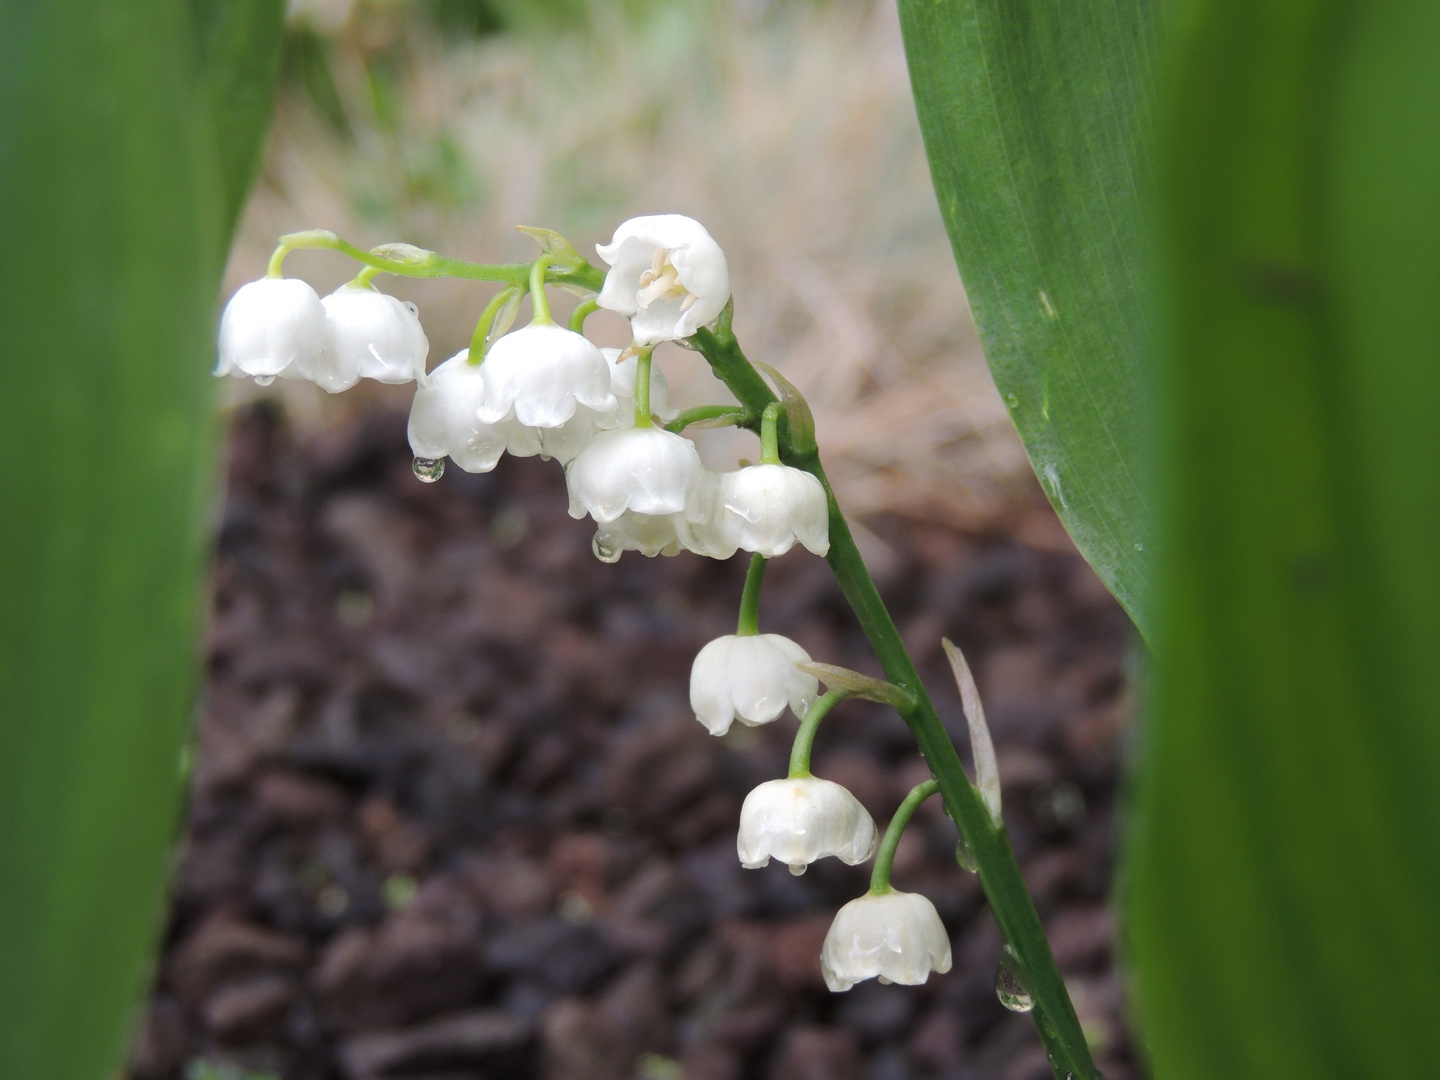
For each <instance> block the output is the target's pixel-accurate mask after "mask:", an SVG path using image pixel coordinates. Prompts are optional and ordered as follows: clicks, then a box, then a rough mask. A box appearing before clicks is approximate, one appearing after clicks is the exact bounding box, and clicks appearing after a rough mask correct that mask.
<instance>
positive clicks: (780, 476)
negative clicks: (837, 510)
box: [704, 465, 830, 559]
mask: <svg viewBox="0 0 1440 1080" xmlns="http://www.w3.org/2000/svg"><path fill="white" fill-rule="evenodd" d="M704 535H705V538H706V539H707V540H708V541H709V542H710V543H711V544H712V546H715V547H720V548H723V547H726V546H729V547H731V548H732V549H733V548H736V547H738V548H740V549H741V550H744V551H753V552H756V553H758V554H760V555H763V556H764V557H765V558H767V559H773V558H775V557H776V556H777V555H784V554H785V552H787V551H789V550H790V548H791V547H792V546H793V545H794V544H795V542H796V541H797V540H798V541H799V542H800V543H801V544H804V545H805V546H806V547H807V548H809V549H810V550H811V551H813V552H814V553H815V554H816V555H821V556H823V555H824V554H825V553H826V552H827V551H829V550H830V511H829V508H828V506H827V505H826V503H825V488H824V487H823V486H821V484H820V481H819V480H817V479H816V478H815V477H814V476H812V475H811V474H810V473H808V472H805V471H804V470H803V469H794V468H791V467H790V466H789V465H748V466H746V467H745V468H743V469H736V470H735V471H734V472H727V473H721V474H720V489H719V492H718V494H717V496H716V499H715V506H714V510H713V511H712V513H711V515H710V517H709V520H708V522H707V526H706V530H705V534H704Z"/></svg>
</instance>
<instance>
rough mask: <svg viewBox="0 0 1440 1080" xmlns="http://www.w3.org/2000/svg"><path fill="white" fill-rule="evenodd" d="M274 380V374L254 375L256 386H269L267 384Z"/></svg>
mask: <svg viewBox="0 0 1440 1080" xmlns="http://www.w3.org/2000/svg"><path fill="white" fill-rule="evenodd" d="M274 381H275V376H274V375H256V376H255V385H256V386H269V385H270V384H271V383H272V382H274Z"/></svg>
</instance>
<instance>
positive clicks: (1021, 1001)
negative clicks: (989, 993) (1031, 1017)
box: [995, 957, 1035, 1013]
mask: <svg viewBox="0 0 1440 1080" xmlns="http://www.w3.org/2000/svg"><path fill="white" fill-rule="evenodd" d="M995 996H996V997H998V998H999V999H1000V1004H1001V1005H1004V1006H1005V1008H1007V1009H1009V1010H1010V1011H1011V1012H1019V1013H1023V1012H1029V1011H1030V1010H1031V1009H1033V1008H1035V999H1034V998H1033V997H1031V996H1030V991H1028V990H1026V989H1025V984H1024V983H1022V982H1021V981H1020V976H1019V975H1017V974H1015V969H1014V968H1012V967H1011V966H1010V964H1009V962H1008V961H1007V960H1006V959H1005V958H1003V957H1002V958H1001V960H1000V963H999V964H998V965H997V966H996V968H995Z"/></svg>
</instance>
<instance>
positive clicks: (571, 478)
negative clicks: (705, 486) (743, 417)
mask: <svg viewBox="0 0 1440 1080" xmlns="http://www.w3.org/2000/svg"><path fill="white" fill-rule="evenodd" d="M486 363H487V364H488V363H489V361H488V360H487V361H486ZM701 472H703V466H702V465H701V464H700V454H699V452H698V451H696V449H695V444H694V443H692V442H691V441H690V440H689V439H687V438H685V437H684V436H682V435H676V434H674V433H673V432H670V431H666V430H665V429H664V428H655V427H649V428H636V427H629V428H617V429H615V430H613V431H601V432H597V433H596V435H595V437H594V438H593V439H591V440H590V444H589V445H588V446H586V447H585V449H584V450H582V451H580V453H579V454H578V455H577V456H576V458H575V460H574V461H572V462H570V465H569V467H568V468H567V469H566V470H565V484H566V487H568V488H569V491H570V516H571V517H575V518H579V517H584V516H585V515H586V514H589V515H590V516H591V517H592V518H594V519H595V520H596V522H597V523H599V524H601V525H608V524H610V523H611V522H613V521H615V520H616V519H617V518H618V517H620V515H621V514H623V513H625V512H626V511H627V510H628V511H631V512H633V513H636V514H645V515H646V516H649V517H658V516H664V515H670V514H684V513H685V511H686V508H687V507H688V506H689V505H690V503H691V497H692V494H693V492H694V489H695V485H696V483H697V482H698V481H699V479H700V474H701Z"/></svg>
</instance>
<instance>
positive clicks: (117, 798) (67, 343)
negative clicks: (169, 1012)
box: [0, 0, 264, 1080]
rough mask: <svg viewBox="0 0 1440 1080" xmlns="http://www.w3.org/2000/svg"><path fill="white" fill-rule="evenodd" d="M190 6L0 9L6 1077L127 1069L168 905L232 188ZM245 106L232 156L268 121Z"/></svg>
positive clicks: (0, 948)
mask: <svg viewBox="0 0 1440 1080" xmlns="http://www.w3.org/2000/svg"><path fill="white" fill-rule="evenodd" d="M191 19H192V11H191V9H190V6H189V4H188V3H187V2H185V0H155V2H147V3H132V2H129V0H86V2H84V3H81V2H79V0H56V2H53V3H46V4H6V5H3V6H0V252H3V253H4V256H3V260H0V332H3V340H4V342H5V353H4V355H5V361H4V363H5V379H4V383H3V389H0V928H3V929H0V1076H3V1077H5V1078H6V1080H11V1078H14V1080H105V1078H107V1077H110V1076H111V1075H112V1074H113V1070H114V1068H115V1066H116V1064H117V1061H118V1059H119V1055H120V1053H121V1051H122V1049H123V1045H124V1041H125V1038H126V1036H127V1034H128V1032H129V1028H130V1026H131V1023H132V1022H133V1020H134V1019H135V1017H136V1011H137V1008H138V1000H137V996H138V994H139V993H140V991H141V989H142V987H143V983H144V979H145V976H146V973H147V971H148V967H149V953H150V949H151V947H152V945H153V942H154V938H155V935H156V932H157V931H158V929H159V926H160V919H161V914H162V912H161V904H162V900H163V886H164V880H165V875H166V871H167V864H168V853H169V850H170V847H171V845H172V843H173V840H174V835H175V828H176V817H177V811H178V809H179V806H180V797H181V789H182V776H181V771H182V770H181V751H182V747H183V745H184V741H185V735H186V730H187V727H188V720H189V716H190V712H191V709H192V705H193V693H194V681H195V679H194V677H195V674H196V668H197V653H196V645H195V641H196V629H197V623H198V619H197V603H196V601H197V598H198V592H199V576H200V573H201V571H202V569H203V562H204V558H203V556H204V548H205V542H204V536H203V529H202V526H203V524H204V522H203V519H204V517H205V513H206V511H207V508H208V505H209V495H208V492H209V487H210V485H209V481H210V473H211V471H212V470H211V468H210V460H211V448H212V442H213V440H212V405H211V402H212V394H213V387H212V382H213V380H212V379H211V377H210V375H209V369H210V367H211V364H212V362H213V355H214V344H213V342H214V338H213V325H214V309H215V299H216V292H217V288H218V278H219V274H220V268H221V265H222V262H223V257H224V251H223V246H222V244H221V239H222V237H223V236H225V235H227V234H228V229H229V225H228V222H229V219H230V217H231V216H232V211H231V209H230V208H229V207H230V203H233V200H234V198H235V193H234V188H233V187H232V188H231V189H230V191H229V196H228V197H229V199H230V203H227V195H226V190H225V189H224V188H223V187H222V184H221V170H220V168H219V166H218V164H217V161H216V156H217V155H216V139H217V131H216V130H215V129H214V128H213V127H212V126H211V124H210V120H209V116H208V110H207V105H208V102H207V100H206V95H205V94H204V93H203V92H200V91H197V84H196V79H195V71H196V63H195V41H194V37H193V30H194V27H193V25H192V23H191ZM238 66H239V67H240V68H245V69H246V70H259V68H263V66H264V65H263V64H262V65H246V64H239V65H238ZM241 81H242V82H243V80H241ZM240 96H245V95H240V94H238V92H237V97H240ZM260 96H261V95H259V94H258V93H252V94H250V95H248V97H249V100H251V101H252V103H253V102H255V101H258V100H259V98H260ZM252 107H253V105H252ZM252 119H253V117H252ZM227 124H228V125H229V126H228V127H227V126H225V125H222V127H221V130H220V131H219V132H218V136H219V137H220V138H221V139H222V141H226V142H227V144H228V145H230V146H231V149H232V151H235V152H233V153H231V154H230V155H227V156H228V158H229V166H230V167H231V169H232V175H233V170H234V169H238V168H240V167H241V165H243V164H244V161H245V160H246V159H247V158H250V159H253V150H251V151H248V152H245V153H241V152H238V151H236V150H235V148H236V146H238V143H240V142H243V141H245V140H247V139H248V140H250V141H251V142H255V141H257V140H258V137H259V133H258V132H257V131H255V130H254V128H253V124H248V125H247V124H245V123H239V122H238V121H237V122H229V121H227ZM242 129H243V131H242ZM237 163H238V164H237ZM247 167H248V166H247Z"/></svg>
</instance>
